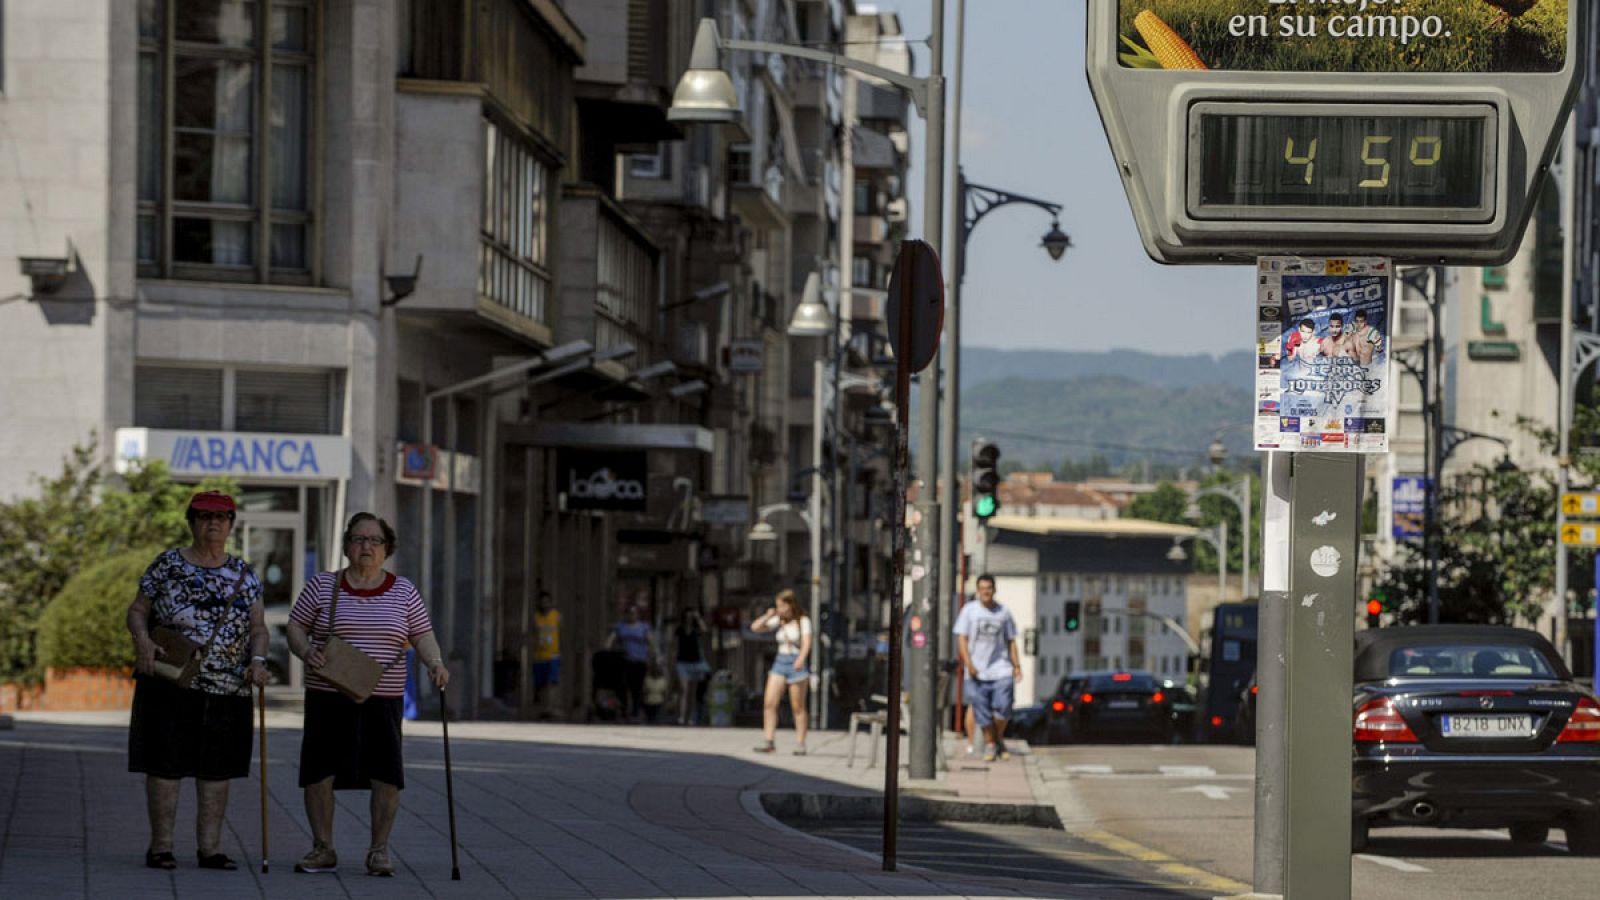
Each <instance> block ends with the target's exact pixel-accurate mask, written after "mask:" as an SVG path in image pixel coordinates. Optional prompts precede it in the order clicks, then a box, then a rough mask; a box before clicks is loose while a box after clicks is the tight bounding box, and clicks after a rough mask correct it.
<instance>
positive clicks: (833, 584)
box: [811, 293, 848, 729]
mask: <svg viewBox="0 0 1600 900" xmlns="http://www.w3.org/2000/svg"><path fill="white" fill-rule="evenodd" d="M844 298H845V295H844V294H842V293H841V294H840V295H839V296H838V299H837V302H836V303H835V304H834V307H833V343H832V344H831V345H830V346H829V348H828V353H829V355H831V356H832V357H833V396H832V398H831V399H832V400H833V440H832V443H830V444H828V471H829V472H830V473H832V475H833V491H832V493H830V494H829V496H828V506H829V510H828V511H829V516H828V519H829V523H830V524H829V526H828V531H829V532H830V534H829V535H828V612H829V619H828V624H829V627H828V628H827V629H826V631H827V640H825V641H824V640H823V632H824V629H823V627H822V622H821V621H820V620H818V621H815V622H812V623H811V627H812V628H813V629H814V630H815V632H816V638H815V640H816V641H817V645H816V646H815V647H813V648H812V649H811V655H812V656H813V657H815V658H816V660H817V661H816V663H814V664H813V668H814V670H815V671H816V672H817V673H818V674H819V675H820V676H822V680H821V681H820V682H819V684H818V688H819V689H818V690H817V693H818V694H820V695H821V696H820V697H818V698H817V704H816V705H817V717H816V718H815V719H813V720H812V722H813V724H814V727H816V728H818V729H825V728H827V727H828V694H829V693H831V692H832V687H833V676H834V672H833V642H834V640H835V639H837V637H838V635H837V634H836V632H837V631H838V630H839V623H840V621H842V618H843V616H844V615H845V608H844V588H843V586H842V585H840V583H839V565H840V562H841V559H840V557H841V556H842V555H843V553H844V497H845V493H844V492H845V484H844V473H843V472H841V471H840V470H839V453H840V451H841V450H843V449H844V397H843V396H841V395H840V393H839V391H840V387H839V380H840V374H839V370H840V369H843V368H844V361H845V358H846V357H847V356H848V354H847V353H846V352H845V351H846V347H845V345H844V344H843V342H842V341H841V338H842V337H843V332H844V326H843V319H844ZM820 426H821V423H820V422H819V423H818V427H820Z"/></svg>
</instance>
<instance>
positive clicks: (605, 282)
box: [594, 214, 656, 363]
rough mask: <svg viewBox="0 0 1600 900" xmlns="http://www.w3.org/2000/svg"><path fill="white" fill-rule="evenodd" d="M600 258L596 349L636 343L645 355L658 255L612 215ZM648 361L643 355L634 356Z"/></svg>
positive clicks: (604, 227)
mask: <svg viewBox="0 0 1600 900" xmlns="http://www.w3.org/2000/svg"><path fill="white" fill-rule="evenodd" d="M598 255H599V259H598V267H599V271H598V273H597V284H596V285H595V307H596V309H597V310H598V313H599V314H598V315H596V316H595V322H594V346H595V347H596V349H600V350H604V349H606V348H607V347H614V346H617V345H620V344H632V345H633V346H634V347H635V348H636V349H637V350H639V351H640V352H641V354H642V351H643V350H644V347H643V344H644V343H645V341H644V340H643V339H642V338H640V337H637V336H636V335H640V334H642V333H644V332H647V331H649V329H650V324H651V323H650V314H651V313H652V312H653V311H654V310H655V308H656V303H655V291H656V266H655V256H654V254H653V253H652V252H651V251H650V248H649V247H648V246H647V245H645V244H644V243H643V239H642V238H636V237H634V236H633V235H632V234H631V233H630V232H629V231H627V230H625V229H624V228H623V227H622V226H621V225H619V224H617V222H615V221H614V220H612V218H611V217H610V216H607V215H604V214H602V215H601V216H600V223H599V253H598ZM634 359H635V361H636V362H641V363H642V362H644V361H645V360H644V359H643V357H642V355H636V356H635V357H634Z"/></svg>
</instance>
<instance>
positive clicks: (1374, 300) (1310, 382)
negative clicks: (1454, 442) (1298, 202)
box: [1255, 256, 1395, 453]
mask: <svg viewBox="0 0 1600 900" xmlns="http://www.w3.org/2000/svg"><path fill="white" fill-rule="evenodd" d="M1393 272H1394V267H1393V265H1392V264H1391V263H1390V261H1389V260H1386V259H1378V258H1360V259H1322V258H1311V257H1298V256H1270V257H1263V258H1262V259H1261V260H1260V262H1259V264H1258V271H1257V273H1256V282H1257V300H1256V357H1257V363H1256V409H1255V423H1256V426H1255V442H1256V449H1257V450H1288V451H1296V450H1314V451H1317V452H1340V451H1344V452H1352V453H1387V452H1388V450H1389V434H1390V432H1391V431H1392V430H1393V405H1392V402H1391V398H1392V397H1394V395H1395V392H1394V390H1393V380H1392V378H1391V371H1392V369H1391V366H1390V357H1389V341H1388V336H1389V325H1390V321H1389V316H1390V312H1391V310H1392V309H1393V304H1392V303H1391V302H1390V298H1391V297H1392V296H1393V292H1392V288H1393V281H1392V275H1393Z"/></svg>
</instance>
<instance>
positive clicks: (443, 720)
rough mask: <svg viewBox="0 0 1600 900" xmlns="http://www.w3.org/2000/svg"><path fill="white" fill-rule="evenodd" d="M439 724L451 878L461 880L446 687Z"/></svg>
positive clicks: (440, 690) (441, 698) (440, 691)
mask: <svg viewBox="0 0 1600 900" xmlns="http://www.w3.org/2000/svg"><path fill="white" fill-rule="evenodd" d="M439 724H440V725H442V726H444V796H445V802H446V803H448V804H449V805H450V880H451V881H460V880H461V863H460V862H459V861H458V860H457V859H456V788H455V779H454V778H452V777H451V775H450V707H449V706H447V705H445V701H444V688H443V687H440V688H439Z"/></svg>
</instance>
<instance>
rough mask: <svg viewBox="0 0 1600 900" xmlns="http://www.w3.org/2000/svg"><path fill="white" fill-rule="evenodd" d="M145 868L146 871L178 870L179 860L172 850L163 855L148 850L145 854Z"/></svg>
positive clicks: (164, 852)
mask: <svg viewBox="0 0 1600 900" xmlns="http://www.w3.org/2000/svg"><path fill="white" fill-rule="evenodd" d="M144 867H145V868H146V869H169V870H170V869H176V868H177V867H178V858H177V857H176V856H173V855H172V851H170V850H167V851H163V852H161V853H157V852H155V851H154V850H146V851H145V852H144Z"/></svg>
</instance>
